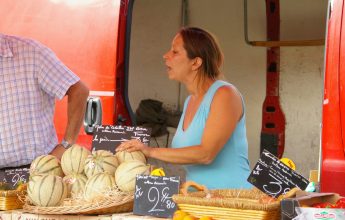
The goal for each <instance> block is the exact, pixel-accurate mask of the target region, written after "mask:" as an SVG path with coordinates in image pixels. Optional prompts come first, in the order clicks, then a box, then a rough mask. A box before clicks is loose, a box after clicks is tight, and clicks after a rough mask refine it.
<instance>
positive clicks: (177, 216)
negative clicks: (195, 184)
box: [173, 210, 187, 220]
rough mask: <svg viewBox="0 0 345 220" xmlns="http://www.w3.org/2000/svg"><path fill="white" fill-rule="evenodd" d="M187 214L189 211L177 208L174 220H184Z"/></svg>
mask: <svg viewBox="0 0 345 220" xmlns="http://www.w3.org/2000/svg"><path fill="white" fill-rule="evenodd" d="M185 216H187V213H185V212H184V211H182V210H177V211H176V212H174V216H173V220H183V218H184V217H185Z"/></svg>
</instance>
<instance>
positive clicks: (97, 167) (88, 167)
mask: <svg viewBox="0 0 345 220" xmlns="http://www.w3.org/2000/svg"><path fill="white" fill-rule="evenodd" d="M118 165H119V162H118V159H117V157H116V156H115V155H114V154H113V153H111V152H110V151H106V150H98V151H95V152H93V153H92V154H91V155H89V156H88V157H87V159H86V160H85V165H84V172H85V174H86V176H87V178H91V177H92V176H93V175H96V174H98V173H103V172H108V173H110V174H113V173H114V172H115V170H116V168H117V167H118Z"/></svg>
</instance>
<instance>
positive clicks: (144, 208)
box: [133, 175, 180, 218]
mask: <svg viewBox="0 0 345 220" xmlns="http://www.w3.org/2000/svg"><path fill="white" fill-rule="evenodd" d="M179 186H180V177H167V176H147V175H137V178H136V185H135V193H134V208H133V213H134V214H136V215H149V216H155V217H161V218H171V217H172V216H173V214H174V212H175V211H176V209H177V207H176V204H175V203H174V201H173V200H172V198H171V197H172V195H174V194H178V191H179Z"/></svg>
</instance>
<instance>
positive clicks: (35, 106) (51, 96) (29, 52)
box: [0, 34, 89, 168]
mask: <svg viewBox="0 0 345 220" xmlns="http://www.w3.org/2000/svg"><path fill="white" fill-rule="evenodd" d="M88 94H89V90H88V88H87V87H86V86H85V84H84V83H83V82H81V81H80V79H79V77H78V76H76V75H75V74H74V73H73V72H72V71H71V70H69V69H68V68H67V67H66V66H65V65H64V64H63V63H62V62H61V61H60V60H59V59H58V58H57V57H56V56H55V54H54V53H53V52H52V51H51V50H50V49H49V48H47V47H46V46H44V45H42V44H40V43H39V42H37V41H34V40H30V39H26V38H21V37H16V36H8V35H4V34H0V168H3V167H17V166H21V165H26V164H30V163H31V161H32V160H33V159H35V158H36V157H37V156H40V155H43V154H52V155H55V156H57V157H58V158H61V155H62V153H63V152H64V151H65V148H66V147H67V146H68V143H69V144H72V143H74V142H75V141H76V139H77V137H78V133H79V129H80V127H81V125H82V121H83V118H84V111H85V106H86V99H87V97H88ZM66 95H67V96H68V110H67V115H68V124H67V127H66V131H65V135H64V141H63V143H60V144H59V143H58V139H57V135H56V130H55V127H54V121H53V117H54V110H55V99H62V98H63V97H64V96H66Z"/></svg>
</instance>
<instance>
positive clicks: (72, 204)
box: [23, 191, 134, 215]
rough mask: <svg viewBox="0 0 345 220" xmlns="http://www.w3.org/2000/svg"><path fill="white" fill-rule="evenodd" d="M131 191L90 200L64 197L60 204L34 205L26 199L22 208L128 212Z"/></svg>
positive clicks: (45, 211) (54, 212)
mask: <svg viewBox="0 0 345 220" xmlns="http://www.w3.org/2000/svg"><path fill="white" fill-rule="evenodd" d="M133 201H134V195H133V193H124V192H120V191H116V192H112V193H111V194H109V195H104V197H102V198H98V199H97V200H94V201H92V202H88V201H85V200H83V199H66V200H65V201H64V202H63V204H62V205H61V206H52V207H42V206H34V205H32V204H31V203H30V201H29V199H28V198H27V199H26V203H25V204H24V207H23V209H24V210H25V211H27V212H30V213H35V214H52V215H60V214H90V215H91V214H92V215H103V214H112V213H121V212H130V211H132V210H133Z"/></svg>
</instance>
